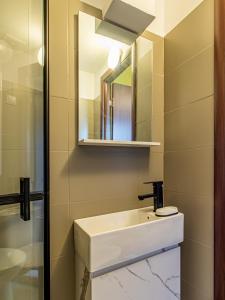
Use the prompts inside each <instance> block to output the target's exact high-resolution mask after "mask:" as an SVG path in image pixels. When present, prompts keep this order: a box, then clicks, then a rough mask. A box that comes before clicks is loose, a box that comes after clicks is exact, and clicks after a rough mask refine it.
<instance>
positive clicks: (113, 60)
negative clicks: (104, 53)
mask: <svg viewBox="0 0 225 300" xmlns="http://www.w3.org/2000/svg"><path fill="white" fill-rule="evenodd" d="M120 56H121V50H120V48H118V47H112V48H111V49H110V50H109V56H108V67H109V69H112V70H113V69H115V68H116V67H117V66H118V64H119V62H120Z"/></svg>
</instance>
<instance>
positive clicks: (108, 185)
mask: <svg viewBox="0 0 225 300" xmlns="http://www.w3.org/2000/svg"><path fill="white" fill-rule="evenodd" d="M69 165H70V198H71V199H70V200H71V202H76V201H89V200H91V199H93V200H96V199H98V198H101V199H104V198H105V197H109V196H111V195H114V196H115V197H118V196H121V197H122V196H127V195H131V196H132V195H134V194H137V186H138V179H139V176H140V175H141V173H142V172H144V171H145V170H146V171H147V170H148V151H147V149H130V151H129V150H127V149H124V150H122V149H110V148H108V149H102V148H101V149H100V148H96V149H95V148H94V147H92V148H84V147H78V148H77V149H76V150H75V151H74V152H70V158H69Z"/></svg>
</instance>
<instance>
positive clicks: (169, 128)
mask: <svg viewBox="0 0 225 300" xmlns="http://www.w3.org/2000/svg"><path fill="white" fill-rule="evenodd" d="M213 105H214V99H213V97H209V98H206V99H203V100H201V101H197V102H194V103H191V104H188V105H185V106H182V107H181V108H179V109H177V110H174V111H171V112H169V113H166V114H165V150H166V151H173V150H180V149H187V148H197V147H203V146H213V144H214V114H213ZM178 124H179V126H178Z"/></svg>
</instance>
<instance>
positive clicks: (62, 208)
mask: <svg viewBox="0 0 225 300" xmlns="http://www.w3.org/2000/svg"><path fill="white" fill-rule="evenodd" d="M80 6H81V4H80V3H79V1H76V0H50V20H49V21H50V32H49V34H50V36H49V38H50V127H51V128H50V131H51V132H50V144H51V151H50V168H51V199H50V218H51V291H52V297H51V299H52V300H58V299H60V300H62V299H65V300H71V299H74V285H75V284H74V283H75V277H74V276H75V274H74V246H73V228H72V225H73V224H72V222H73V220H74V219H76V218H81V217H87V216H91V215H96V214H102V213H108V212H114V211H119V210H126V209H132V208H136V207H139V206H140V205H148V204H149V203H151V202H148V201H147V202H145V203H140V202H138V200H137V195H138V194H139V193H142V192H144V188H145V189H147V188H148V189H149V187H144V186H143V185H142V182H143V181H144V180H146V179H153V180H154V179H155V180H156V179H161V178H162V177H163V135H164V133H163V109H164V108H163V97H164V94H163V82H164V81H163V80H164V78H163V41H162V40H161V39H159V38H157V37H156V36H153V38H154V39H155V45H156V49H157V51H156V53H157V54H156V55H157V59H156V60H155V66H154V68H155V74H154V83H155V89H154V91H153V93H154V99H155V101H154V103H153V116H154V117H153V118H152V120H153V121H152V138H153V139H154V140H157V141H161V142H162V146H160V147H157V148H152V150H151V152H149V150H148V149H129V148H94V147H87V148H82V147H78V146H76V143H75V141H76V123H77V118H76V112H75V108H76V107H77V99H76V96H75V95H76V92H77V90H76V88H75V82H76V78H75V72H74V70H76V68H74V64H76V60H75V61H74V56H75V53H77V43H76V41H74V36H76V29H74V15H75V14H77V12H78V9H79V7H80ZM86 8H87V7H86ZM90 11H92V10H90ZM156 62H157V63H156ZM145 191H146V190H145Z"/></svg>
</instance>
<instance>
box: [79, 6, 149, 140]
mask: <svg viewBox="0 0 225 300" xmlns="http://www.w3.org/2000/svg"><path fill="white" fill-rule="evenodd" d="M78 55H79V109H78V111H79V141H82V140H86V139H95V140H96V139H97V140H112V141H143V142H150V141H151V115H152V71H153V70H152V66H153V42H152V41H150V40H148V39H146V38H144V37H138V38H136V36H134V34H133V33H131V32H129V31H126V30H124V29H121V28H120V27H118V26H115V25H112V24H111V23H107V22H105V21H101V20H98V19H96V18H95V17H93V16H90V15H88V14H85V13H83V12H80V13H79V54H78Z"/></svg>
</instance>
